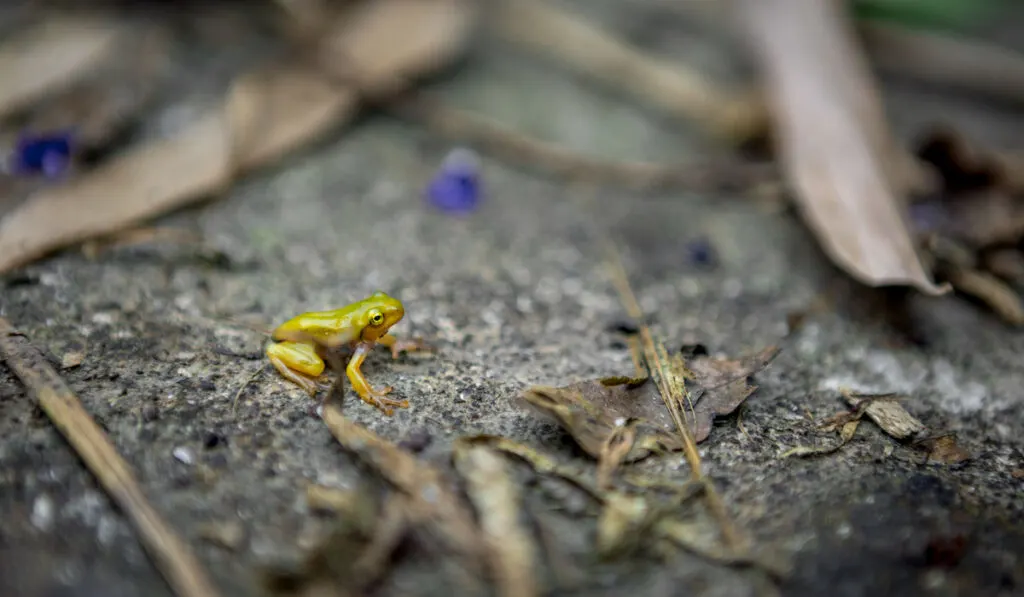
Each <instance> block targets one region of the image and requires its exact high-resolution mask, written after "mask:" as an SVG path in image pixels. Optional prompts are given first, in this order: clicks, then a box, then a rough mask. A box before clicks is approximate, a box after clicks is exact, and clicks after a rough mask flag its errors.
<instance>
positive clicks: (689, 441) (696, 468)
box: [607, 242, 743, 548]
mask: <svg viewBox="0 0 1024 597" xmlns="http://www.w3.org/2000/svg"><path fill="white" fill-rule="evenodd" d="M607 250H608V254H609V262H610V265H611V268H612V282H613V283H614V284H615V287H616V289H617V290H618V291H619V296H620V300H621V301H622V305H623V307H625V309H626V313H627V314H628V315H629V316H630V317H632V318H633V320H634V321H636V322H637V326H638V327H639V329H640V340H641V342H642V343H643V349H644V357H645V358H646V359H647V362H648V364H649V365H650V369H651V373H656V375H654V378H655V382H656V383H657V384H658V390H659V391H660V392H661V397H662V399H663V400H664V401H665V406H666V407H667V408H668V411H669V414H671V415H672V420H673V421H674V422H675V424H676V428H677V429H678V430H679V435H680V436H682V438H683V453H684V454H685V455H686V460H687V462H689V464H690V474H691V476H692V478H693V479H694V480H695V481H698V482H701V483H703V484H704V485H705V486H706V487H705V491H704V495H705V498H706V499H707V502H708V506H709V507H710V508H711V511H712V513H714V515H715V517H716V518H717V519H718V524H719V526H720V527H721V529H722V537H723V539H725V543H726V544H727V545H728V546H729V547H730V548H736V547H738V546H740V545H741V543H743V541H741V538H740V535H739V532H738V531H737V530H736V527H735V526H733V523H732V520H731V519H730V518H729V513H728V512H727V511H726V509H725V504H724V503H723V502H722V499H721V497H719V495H718V492H717V491H715V488H714V486H713V485H712V484H711V483H710V482H709V481H708V480H707V479H705V478H704V473H703V470H702V467H701V461H700V454H699V453H698V452H697V442H696V441H694V438H693V433H692V432H691V431H690V428H689V427H688V426H687V425H686V423H685V422H684V421H683V419H682V416H681V415H680V412H682V405H681V404H680V402H679V399H678V397H677V396H675V394H673V393H672V389H671V388H670V387H669V386H668V383H667V380H666V379H665V375H664V371H665V365H664V364H663V363H662V362H661V357H660V356H659V354H658V350H657V348H656V346H655V342H654V336H653V334H652V333H651V328H650V327H649V326H648V325H647V324H646V323H644V319H643V315H644V314H643V310H642V309H641V308H640V304H639V303H638V302H637V300H636V295H634V294H633V289H632V288H631V287H630V285H629V276H628V274H627V273H626V268H625V267H624V266H623V265H622V260H621V259H620V258H619V253H618V251H617V250H616V249H615V246H614V245H613V244H612V243H611V242H607Z"/></svg>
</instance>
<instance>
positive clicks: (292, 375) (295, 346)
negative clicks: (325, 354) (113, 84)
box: [267, 342, 325, 397]
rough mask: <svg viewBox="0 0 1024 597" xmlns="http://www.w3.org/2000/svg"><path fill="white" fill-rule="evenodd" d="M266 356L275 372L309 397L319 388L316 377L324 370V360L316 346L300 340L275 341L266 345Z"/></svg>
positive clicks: (314, 394)
mask: <svg viewBox="0 0 1024 597" xmlns="http://www.w3.org/2000/svg"><path fill="white" fill-rule="evenodd" d="M267 358H268V359H270V363H271V364H272V365H273V366H274V368H275V369H277V372H278V373H280V374H281V376H282V377H284V378H285V379H287V380H288V381H290V382H292V383H294V384H295V385H297V386H299V387H300V388H302V389H303V390H305V391H306V393H307V394H309V395H310V397H313V396H316V393H317V390H319V389H320V386H319V384H317V381H316V380H317V378H319V377H320V375H321V374H322V373H323V372H324V367H325V364H324V360H323V359H322V358H320V355H318V354H317V352H316V348H314V347H313V346H311V345H309V344H302V343H300V342H276V343H272V344H270V345H268V346H267Z"/></svg>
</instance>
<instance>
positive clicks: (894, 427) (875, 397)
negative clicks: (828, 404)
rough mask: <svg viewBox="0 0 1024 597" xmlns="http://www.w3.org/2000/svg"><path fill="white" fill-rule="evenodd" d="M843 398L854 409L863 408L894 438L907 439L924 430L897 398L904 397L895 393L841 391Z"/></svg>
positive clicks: (872, 419) (870, 417)
mask: <svg viewBox="0 0 1024 597" xmlns="http://www.w3.org/2000/svg"><path fill="white" fill-rule="evenodd" d="M842 395H843V400H845V401H846V403H847V404H849V405H850V406H851V407H852V408H854V409H855V410H858V411H859V410H861V409H863V411H864V414H865V415H867V417H868V418H869V419H871V421H872V422H873V423H874V424H875V425H878V426H879V427H880V428H881V429H882V431H884V432H885V433H887V434H888V435H889V436H891V437H893V438H894V439H899V440H903V439H908V438H912V437H914V436H916V435H917V434H919V433H921V432H922V431H924V430H925V426H924V423H922V422H921V421H918V420H917V418H916V417H914V415H912V414H910V413H909V412H907V410H906V409H905V408H903V406H902V405H900V403H899V402H897V400H900V399H902V398H904V397H903V396H899V395H897V394H854V393H850V392H843V393H842Z"/></svg>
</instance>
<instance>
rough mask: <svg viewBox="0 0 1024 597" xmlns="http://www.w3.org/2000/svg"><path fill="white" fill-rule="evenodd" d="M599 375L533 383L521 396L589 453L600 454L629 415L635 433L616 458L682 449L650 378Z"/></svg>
mask: <svg viewBox="0 0 1024 597" xmlns="http://www.w3.org/2000/svg"><path fill="white" fill-rule="evenodd" d="M604 381H605V380H592V381H585V382H581V383H577V384H573V385H570V386H565V387H561V388H556V387H549V386H534V387H532V388H529V389H528V390H527V391H526V392H524V393H523V394H522V396H521V399H522V400H523V401H525V402H526V404H527V405H529V406H530V407H532V408H533V410H534V411H535V412H538V413H540V414H542V415H545V416H548V417H551V418H553V419H554V420H555V421H557V422H558V423H559V424H560V425H561V426H562V427H563V428H564V429H565V430H566V431H567V432H568V433H569V434H570V435H571V436H572V437H573V439H574V440H576V443H577V444H579V446H580V447H581V448H582V449H583V450H584V451H585V452H586V453H587V454H589V455H590V456H591V457H593V458H595V459H599V458H601V454H602V451H603V449H604V446H605V445H606V443H607V442H608V440H609V437H610V436H611V435H612V434H613V433H615V432H616V430H617V429H618V428H619V427H620V425H621V424H624V423H625V422H626V421H627V420H634V421H635V423H634V429H635V433H636V437H635V440H634V442H633V445H632V446H631V448H630V450H629V451H628V452H627V453H626V454H625V456H623V457H622V459H621V461H622V462H633V461H636V460H640V459H642V458H646V457H647V456H649V455H650V454H651V453H654V452H666V451H673V450H680V449H682V443H681V442H680V440H679V439H678V438H677V437H676V435H675V434H674V433H672V428H673V427H672V420H671V418H670V417H669V414H668V412H667V411H666V410H665V405H664V403H663V402H662V400H661V396H660V395H659V394H658V390H657V388H656V387H655V386H654V384H653V383H643V384H641V385H639V386H635V385H629V384H621V385H606V384H605V383H604Z"/></svg>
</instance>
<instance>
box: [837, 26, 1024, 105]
mask: <svg viewBox="0 0 1024 597" xmlns="http://www.w3.org/2000/svg"><path fill="white" fill-rule="evenodd" d="M857 28H858V32H859V33H860V35H861V37H862V38H863V39H864V42H865V44H864V47H865V48H866V49H867V51H868V52H869V53H870V56H871V60H872V61H873V62H874V64H875V65H876V66H877V67H879V68H880V69H881V70H883V71H886V72H889V73H892V74H896V75H901V76H904V77H911V78H914V79H917V80H919V81H922V82H925V83H928V84H932V85H940V86H943V87H950V88H959V89H960V90H962V91H967V92H971V93H978V94H981V95H987V96H988V97H991V98H993V99H996V100H999V101H1003V102H1006V103H1008V104H1012V105H1015V106H1020V105H1024V55H1022V54H1021V53H1019V52H1015V51H1013V50H1011V49H1009V48H1002V47H999V46H994V45H989V44H985V43H983V42H981V41H976V40H971V39H967V38H963V37H953V36H950V35H947V34H939V33H930V32H924V31H915V30H912V29H907V28H905V27H899V26H896V25H885V24H881V23H875V22H864V23H860V24H859V25H858V27H857Z"/></svg>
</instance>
